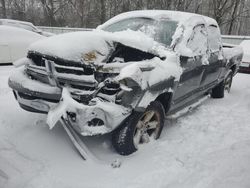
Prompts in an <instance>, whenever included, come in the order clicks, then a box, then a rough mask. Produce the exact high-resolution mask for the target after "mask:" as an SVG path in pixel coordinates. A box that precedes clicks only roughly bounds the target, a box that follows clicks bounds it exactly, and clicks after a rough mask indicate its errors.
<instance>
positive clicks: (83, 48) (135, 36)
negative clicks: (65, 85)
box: [29, 30, 156, 63]
mask: <svg viewBox="0 0 250 188" xmlns="http://www.w3.org/2000/svg"><path fill="white" fill-rule="evenodd" d="M112 42H120V43H122V44H124V45H126V46H130V47H133V48H136V49H139V50H142V51H145V52H150V51H152V47H153V46H154V45H155V43H156V42H155V41H154V40H153V39H152V38H149V37H148V36H147V35H145V34H144V33H142V32H136V31H131V30H127V31H121V32H116V33H109V32H105V31H98V30H94V31H80V32H72V33H66V34H61V35H56V36H53V37H50V38H48V39H46V40H43V41H39V42H36V43H34V44H32V45H31V46H30V47H29V50H30V51H36V52H39V53H41V54H46V55H50V56H54V57H60V58H63V59H66V60H70V61H76V62H79V61H81V59H82V57H83V55H84V54H86V53H89V52H93V51H96V52H97V53H98V54H99V55H98V57H97V60H96V62H97V63H100V62H102V61H103V60H104V59H105V58H106V57H107V56H108V54H109V52H110V48H111V47H112Z"/></svg>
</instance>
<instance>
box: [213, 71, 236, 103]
mask: <svg viewBox="0 0 250 188" xmlns="http://www.w3.org/2000/svg"><path fill="white" fill-rule="evenodd" d="M232 82H233V72H232V71H230V72H229V73H228V75H227V77H226V78H225V80H224V81H222V82H221V83H219V84H218V85H217V86H216V87H215V88H213V89H212V93H211V97H212V98H223V97H224V94H225V91H227V92H228V93H229V92H230V90H231V86H232Z"/></svg>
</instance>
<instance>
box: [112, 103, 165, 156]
mask: <svg viewBox="0 0 250 188" xmlns="http://www.w3.org/2000/svg"><path fill="white" fill-rule="evenodd" d="M164 116H165V114H164V108H163V106H162V104H161V103H160V102H158V101H154V102H152V103H151V104H150V105H149V106H148V107H147V109H146V110H145V111H144V112H143V113H141V112H133V113H132V114H131V115H130V116H129V117H128V118H127V119H126V120H125V122H123V124H122V125H121V126H120V127H119V128H118V129H117V130H115V131H114V132H113V134H112V144H113V146H114V148H115V150H116V151H117V152H118V153H119V154H121V155H130V154H132V153H134V152H135V151H136V150H138V149H139V146H140V145H141V144H145V143H148V142H149V141H150V140H151V139H158V138H159V137H160V134H161V131H162V128H163V125H164Z"/></svg>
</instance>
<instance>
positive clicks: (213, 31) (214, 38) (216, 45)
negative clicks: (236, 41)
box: [208, 25, 221, 52]
mask: <svg viewBox="0 0 250 188" xmlns="http://www.w3.org/2000/svg"><path fill="white" fill-rule="evenodd" d="M208 46H209V49H210V50H211V52H217V51H219V50H220V46H221V40H220V30H219V28H218V27H217V26H215V25H210V26H208Z"/></svg>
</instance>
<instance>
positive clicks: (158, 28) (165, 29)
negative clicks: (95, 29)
mask: <svg viewBox="0 0 250 188" xmlns="http://www.w3.org/2000/svg"><path fill="white" fill-rule="evenodd" d="M176 28H177V22H176V21H172V20H169V19H167V20H160V21H158V20H154V19H151V18H130V19H124V20H121V21H118V22H115V23H113V24H111V25H108V26H107V27H104V28H102V30H104V31H109V32H119V31H125V30H133V31H140V32H143V33H145V34H146V35H147V36H149V37H151V38H153V39H154V40H156V41H157V42H160V43H162V44H164V45H166V46H170V44H171V42H172V36H173V35H174V33H175V30H176Z"/></svg>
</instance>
